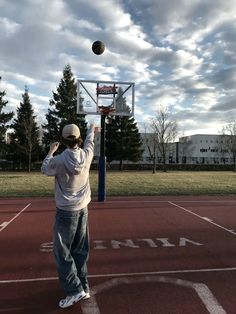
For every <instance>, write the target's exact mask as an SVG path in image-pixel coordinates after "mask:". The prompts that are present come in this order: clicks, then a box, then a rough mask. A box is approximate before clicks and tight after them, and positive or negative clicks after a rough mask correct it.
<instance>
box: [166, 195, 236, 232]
mask: <svg viewBox="0 0 236 314" xmlns="http://www.w3.org/2000/svg"><path fill="white" fill-rule="evenodd" d="M168 203H169V204H171V205H173V206H175V207H178V208H180V209H182V210H184V211H186V212H187V213H189V214H191V215H194V216H196V217H198V218H200V219H202V220H204V221H205V222H208V223H210V224H212V225H214V226H216V227H218V228H220V229H223V230H225V231H227V232H229V233H231V234H233V235H236V232H234V231H233V230H230V229H227V228H225V227H223V226H221V225H218V224H217V223H215V222H213V221H211V220H210V219H206V217H202V216H200V215H198V214H196V213H194V212H192V211H191V210H188V209H186V208H184V207H183V206H179V205H177V204H175V203H173V202H171V201H168Z"/></svg>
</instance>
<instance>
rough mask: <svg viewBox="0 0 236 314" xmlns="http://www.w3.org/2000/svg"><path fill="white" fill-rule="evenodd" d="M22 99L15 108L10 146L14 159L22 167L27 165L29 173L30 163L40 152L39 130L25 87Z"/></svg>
mask: <svg viewBox="0 0 236 314" xmlns="http://www.w3.org/2000/svg"><path fill="white" fill-rule="evenodd" d="M22 99H23V101H22V102H20V106H19V107H18V108H17V118H16V119H14V121H13V123H12V125H11V128H12V129H13V130H14V132H13V133H12V134H11V142H12V144H11V146H12V148H13V149H12V151H13V152H14V154H15V159H16V158H17V159H18V158H19V160H21V161H22V163H23V164H24V165H26V164H27V168H28V171H31V162H32V160H33V159H36V158H37V156H38V154H39V151H40V145H39V128H38V126H37V123H36V121H35V115H34V110H33V107H32V105H31V102H30V97H29V92H28V88H27V87H25V92H24V94H23V95H22Z"/></svg>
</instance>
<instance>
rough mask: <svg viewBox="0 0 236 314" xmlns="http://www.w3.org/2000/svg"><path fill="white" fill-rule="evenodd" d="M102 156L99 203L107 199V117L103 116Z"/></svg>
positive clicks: (100, 160)
mask: <svg viewBox="0 0 236 314" xmlns="http://www.w3.org/2000/svg"><path fill="white" fill-rule="evenodd" d="M100 136H101V139H100V156H99V166H98V201H99V202H104V201H105V199H106V156H105V136H106V115H105V114H103V113H102V114H101V133H100Z"/></svg>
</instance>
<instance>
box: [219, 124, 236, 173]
mask: <svg viewBox="0 0 236 314" xmlns="http://www.w3.org/2000/svg"><path fill="white" fill-rule="evenodd" d="M221 138H222V139H223V142H224V146H225V147H226V149H227V150H228V152H229V154H230V155H231V156H232V157H233V165H234V170H233V171H234V172H236V120H231V121H230V122H228V123H226V124H225V125H224V126H223V128H222V135H221Z"/></svg>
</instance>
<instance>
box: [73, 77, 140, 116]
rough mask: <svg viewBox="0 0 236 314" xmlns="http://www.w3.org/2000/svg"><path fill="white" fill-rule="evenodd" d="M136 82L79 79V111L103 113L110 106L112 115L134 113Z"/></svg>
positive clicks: (129, 114)
mask: <svg viewBox="0 0 236 314" xmlns="http://www.w3.org/2000/svg"><path fill="white" fill-rule="evenodd" d="M134 85H135V84H134V83H131V82H114V81H95V80H77V113H78V114H89V115H101V114H102V113H103V110H102V108H103V109H104V108H105V107H110V109H111V110H109V115H111V116H133V115H134Z"/></svg>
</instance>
